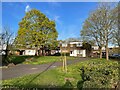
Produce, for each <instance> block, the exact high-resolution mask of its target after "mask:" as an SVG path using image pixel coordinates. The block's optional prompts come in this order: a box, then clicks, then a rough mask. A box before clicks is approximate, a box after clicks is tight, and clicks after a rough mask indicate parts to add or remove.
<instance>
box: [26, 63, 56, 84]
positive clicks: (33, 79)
mask: <svg viewBox="0 0 120 90" xmlns="http://www.w3.org/2000/svg"><path fill="white" fill-rule="evenodd" d="M54 63H55V62H53V63H51V64H50V65H49V66H48V67H47V68H46V69H45V70H44V71H42V72H41V73H39V74H38V75H36V76H35V77H33V78H32V79H31V80H30V81H29V82H28V83H27V85H29V84H30V83H32V81H34V79H36V78H37V77H39V76H40V75H41V74H43V73H44V72H45V71H47V70H48V69H49V68H50V67H51V66H52V65H53V64H54Z"/></svg>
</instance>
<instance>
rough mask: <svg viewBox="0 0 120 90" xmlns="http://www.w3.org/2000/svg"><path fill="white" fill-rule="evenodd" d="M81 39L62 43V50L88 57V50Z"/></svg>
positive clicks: (76, 55)
mask: <svg viewBox="0 0 120 90" xmlns="http://www.w3.org/2000/svg"><path fill="white" fill-rule="evenodd" d="M82 43H83V42H81V41H70V42H67V43H61V45H60V52H61V53H69V54H70V56H75V57H86V50H85V49H83V48H82Z"/></svg>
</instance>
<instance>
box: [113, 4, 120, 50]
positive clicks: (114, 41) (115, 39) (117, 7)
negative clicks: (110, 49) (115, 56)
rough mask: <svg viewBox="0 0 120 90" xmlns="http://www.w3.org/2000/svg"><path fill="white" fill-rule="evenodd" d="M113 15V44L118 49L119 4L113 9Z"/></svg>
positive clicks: (119, 35) (119, 41) (119, 31)
mask: <svg viewBox="0 0 120 90" xmlns="http://www.w3.org/2000/svg"><path fill="white" fill-rule="evenodd" d="M113 15H114V17H115V21H116V22H115V25H114V32H113V44H114V45H117V46H119V48H120V3H118V4H117V6H116V7H115V8H114V9H113Z"/></svg>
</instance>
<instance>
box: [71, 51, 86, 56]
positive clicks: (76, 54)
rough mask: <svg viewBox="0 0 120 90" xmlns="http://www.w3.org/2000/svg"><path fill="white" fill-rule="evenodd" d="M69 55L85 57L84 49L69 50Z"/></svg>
mask: <svg viewBox="0 0 120 90" xmlns="http://www.w3.org/2000/svg"><path fill="white" fill-rule="evenodd" d="M70 56H75V57H77V56H78V57H86V50H73V51H70Z"/></svg>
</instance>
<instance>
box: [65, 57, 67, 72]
mask: <svg viewBox="0 0 120 90" xmlns="http://www.w3.org/2000/svg"><path fill="white" fill-rule="evenodd" d="M65 72H66V73H67V61H66V55H65Z"/></svg>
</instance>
